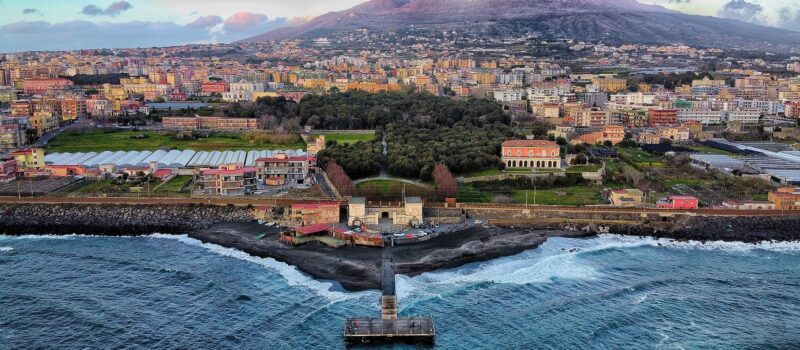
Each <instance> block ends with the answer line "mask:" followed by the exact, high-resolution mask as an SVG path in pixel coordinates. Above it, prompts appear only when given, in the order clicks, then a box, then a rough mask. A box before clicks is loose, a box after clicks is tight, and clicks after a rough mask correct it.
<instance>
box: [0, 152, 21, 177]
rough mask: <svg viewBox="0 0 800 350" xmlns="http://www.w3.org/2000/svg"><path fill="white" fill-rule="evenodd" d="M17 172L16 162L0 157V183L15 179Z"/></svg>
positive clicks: (11, 158)
mask: <svg viewBox="0 0 800 350" xmlns="http://www.w3.org/2000/svg"><path fill="white" fill-rule="evenodd" d="M17 171H18V170H17V160H16V159H15V158H14V157H12V156H0V183H2V182H8V181H11V180H13V179H15V178H16V176H17Z"/></svg>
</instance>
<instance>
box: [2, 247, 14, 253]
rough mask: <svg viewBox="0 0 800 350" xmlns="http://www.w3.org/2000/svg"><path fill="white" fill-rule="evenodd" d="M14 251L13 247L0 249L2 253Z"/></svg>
mask: <svg viewBox="0 0 800 350" xmlns="http://www.w3.org/2000/svg"><path fill="white" fill-rule="evenodd" d="M12 250H14V248H13V247H0V252H10V251H12Z"/></svg>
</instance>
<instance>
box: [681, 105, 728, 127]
mask: <svg viewBox="0 0 800 350" xmlns="http://www.w3.org/2000/svg"><path fill="white" fill-rule="evenodd" d="M723 114H724V112H723V111H715V110H712V109H705V108H683V109H679V110H678V122H680V123H685V122H688V121H697V122H700V123H701V124H703V125H710V124H720V123H722V116H723Z"/></svg>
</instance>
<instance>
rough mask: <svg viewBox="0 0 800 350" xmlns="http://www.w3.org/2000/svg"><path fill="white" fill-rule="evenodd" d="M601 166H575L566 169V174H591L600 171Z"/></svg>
mask: <svg viewBox="0 0 800 350" xmlns="http://www.w3.org/2000/svg"><path fill="white" fill-rule="evenodd" d="M601 167H602V166H601V165H597V164H592V165H575V166H571V167H569V168H567V172H568V173H593V172H596V171H598V170H600V168H601Z"/></svg>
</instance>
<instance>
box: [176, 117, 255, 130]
mask: <svg viewBox="0 0 800 350" xmlns="http://www.w3.org/2000/svg"><path fill="white" fill-rule="evenodd" d="M161 124H162V126H163V127H164V128H167V129H179V130H199V129H210V130H255V129H258V127H259V124H258V118H223V117H164V118H162V120H161Z"/></svg>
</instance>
